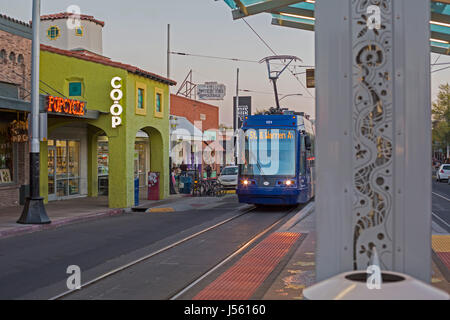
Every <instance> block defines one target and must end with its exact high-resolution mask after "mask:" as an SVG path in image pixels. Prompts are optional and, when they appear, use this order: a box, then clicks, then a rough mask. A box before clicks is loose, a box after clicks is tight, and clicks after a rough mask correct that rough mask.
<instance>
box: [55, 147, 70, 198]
mask: <svg viewBox="0 0 450 320" xmlns="http://www.w3.org/2000/svg"><path fill="white" fill-rule="evenodd" d="M67 178H68V177H67V141H65V140H63V141H62V140H56V196H57V197H58V198H64V197H67V195H68V191H69V190H68V181H67V180H68V179H67Z"/></svg>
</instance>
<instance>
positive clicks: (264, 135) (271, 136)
mask: <svg viewBox="0 0 450 320" xmlns="http://www.w3.org/2000/svg"><path fill="white" fill-rule="evenodd" d="M248 137H249V139H250V140H257V139H258V140H292V139H294V137H295V135H294V131H292V130H290V131H288V132H279V131H278V130H275V131H274V132H271V131H268V130H259V135H258V134H257V133H256V131H254V130H252V131H250V132H249V135H248Z"/></svg>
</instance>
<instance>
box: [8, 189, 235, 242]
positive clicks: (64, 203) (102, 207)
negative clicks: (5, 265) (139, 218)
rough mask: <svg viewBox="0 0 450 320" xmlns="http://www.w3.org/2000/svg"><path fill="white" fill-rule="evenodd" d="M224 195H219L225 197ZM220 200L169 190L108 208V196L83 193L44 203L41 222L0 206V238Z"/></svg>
mask: <svg viewBox="0 0 450 320" xmlns="http://www.w3.org/2000/svg"><path fill="white" fill-rule="evenodd" d="M227 197H228V196H227V195H226V196H225V197H223V198H221V199H226V198H227ZM220 204H221V201H220V200H218V199H217V198H213V197H205V198H193V197H191V195H186V194H173V195H169V196H168V198H166V199H163V200H140V202H139V205H138V206H137V207H131V208H117V209H110V208H109V207H108V197H107V196H101V197H96V198H91V197H83V198H75V199H70V200H61V201H52V202H49V203H48V204H46V205H45V208H46V210H47V215H48V216H49V218H50V220H51V221H52V223H51V224H46V225H45V224H44V225H22V224H18V223H17V220H18V219H19V218H20V215H21V214H22V209H23V207H22V206H14V207H7V208H2V209H1V210H0V239H2V238H8V237H13V236H17V235H22V234H26V233H32V232H36V231H41V230H48V229H54V228H58V227H61V226H64V225H68V224H72V223H78V222H83V221H89V220H94V219H100V218H104V217H111V216H116V215H121V214H125V213H132V212H148V213H152V212H174V211H186V210H192V209H193V208H202V209H208V208H214V207H215V206H218V205H220Z"/></svg>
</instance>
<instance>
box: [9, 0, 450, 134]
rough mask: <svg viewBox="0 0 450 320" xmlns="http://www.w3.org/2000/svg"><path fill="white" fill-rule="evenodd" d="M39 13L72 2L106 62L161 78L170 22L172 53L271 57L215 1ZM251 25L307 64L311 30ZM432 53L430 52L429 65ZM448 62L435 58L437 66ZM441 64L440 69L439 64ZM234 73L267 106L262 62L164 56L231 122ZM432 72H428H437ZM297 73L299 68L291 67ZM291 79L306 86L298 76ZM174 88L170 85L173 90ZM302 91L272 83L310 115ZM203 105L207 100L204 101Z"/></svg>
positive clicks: (22, 8)
mask: <svg viewBox="0 0 450 320" xmlns="http://www.w3.org/2000/svg"><path fill="white" fill-rule="evenodd" d="M41 2H42V9H41V13H42V14H52V13H58V12H64V11H66V10H67V8H68V7H69V6H70V5H78V6H79V7H80V8H81V12H82V13H83V14H88V15H93V16H94V17H96V18H97V19H99V20H102V21H105V23H106V24H105V27H104V30H103V53H104V55H105V56H107V57H110V58H111V59H113V60H117V61H121V62H124V63H128V64H133V65H136V66H139V67H141V68H143V69H145V70H148V71H151V72H154V73H158V74H161V75H163V76H165V75H166V50H167V47H166V43H167V24H170V25H171V31H172V32H171V38H172V41H171V43H172V51H177V52H187V53H193V54H199V55H209V56H220V57H229V58H239V59H246V60H260V59H262V58H264V57H266V56H269V55H272V52H271V51H270V50H269V49H268V48H267V47H266V46H265V45H264V44H263V43H262V42H261V40H260V39H258V37H257V36H256V35H255V34H254V33H253V31H251V29H250V28H249V27H248V26H247V25H246V24H245V23H244V21H241V20H238V21H233V19H232V17H231V12H230V9H229V7H228V6H227V5H226V4H225V3H224V2H223V1H221V0H219V1H214V0H164V1H160V0H158V1H157V0H128V1H123V0H95V1H93V0H41ZM31 6H32V0H0V13H2V14H6V15H8V16H10V17H13V18H16V19H19V20H23V21H29V20H31ZM247 21H248V22H249V23H250V24H251V26H252V27H253V28H254V29H255V30H256V31H257V32H258V33H259V34H260V35H261V36H262V37H263V39H264V40H265V41H266V42H267V43H268V44H269V45H270V46H271V47H272V49H273V50H274V51H276V53H277V54H287V55H295V56H298V57H300V58H301V59H302V60H303V63H304V65H314V33H313V32H308V31H303V30H296V29H291V28H285V27H278V26H273V25H271V23H270V22H271V16H270V15H269V14H260V15H257V16H254V17H249V18H247ZM437 57H438V55H435V54H432V56H431V59H432V62H434V61H435V60H436V59H437ZM443 62H450V57H449V56H441V57H440V58H439V63H443ZM441 67H442V66H441ZM237 68H239V69H240V80H239V82H240V87H241V88H242V89H247V90H254V91H258V92H261V93H250V94H248V93H241V95H252V96H253V110H256V109H262V108H267V107H270V106H274V98H273V94H272V86H271V83H270V82H269V80H268V77H267V70H266V67H265V65H263V64H258V63H246V62H234V61H224V60H213V59H205V58H197V57H185V56H172V68H171V78H172V79H174V80H176V81H177V82H178V83H179V85H180V84H181V82H182V81H183V80H184V78H185V77H186V75H187V74H188V72H189V70H191V69H192V70H193V71H194V73H193V75H194V77H193V80H194V82H195V83H203V82H205V81H217V82H220V83H224V84H225V85H226V86H227V96H226V98H225V100H224V101H221V102H213V101H211V102H210V103H211V104H215V105H218V106H219V107H220V122H221V123H225V124H228V125H230V124H231V123H232V97H233V96H234V95H235V92H236V69H237ZM438 68H439V67H436V68H435V69H438ZM299 71H304V69H303V70H299ZM299 78H300V79H301V80H302V82H303V83H305V82H306V79H305V75H304V74H303V75H300V76H299ZM445 82H450V69H447V70H445V71H440V72H437V73H433V74H432V98H433V100H434V99H436V95H437V91H438V86H439V84H441V83H445ZM177 90H178V86H177V87H176V88H172V92H173V93H176V91H177ZM309 90H310V91H309V93H308V92H306V91H305V89H304V88H303V87H302V86H301V84H300V83H299V82H298V81H297V80H296V79H295V78H294V77H293V76H292V75H290V74H289V73H285V74H283V76H282V78H281V79H280V81H279V92H280V93H281V94H298V93H301V94H303V96H302V97H300V96H292V97H287V98H286V99H284V100H283V103H282V104H283V106H285V107H290V108H291V109H294V110H297V111H306V112H307V113H308V114H311V115H312V116H313V117H314V99H313V98H312V96H315V90H314V89H309ZM207 102H208V101H207Z"/></svg>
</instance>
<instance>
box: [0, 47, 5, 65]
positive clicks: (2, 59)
mask: <svg viewBox="0 0 450 320" xmlns="http://www.w3.org/2000/svg"><path fill="white" fill-rule="evenodd" d="M0 63H6V51H5V49H3V50H2V51H0Z"/></svg>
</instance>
